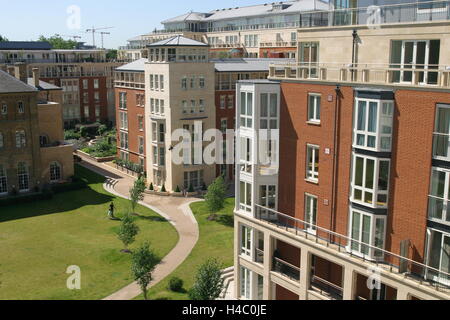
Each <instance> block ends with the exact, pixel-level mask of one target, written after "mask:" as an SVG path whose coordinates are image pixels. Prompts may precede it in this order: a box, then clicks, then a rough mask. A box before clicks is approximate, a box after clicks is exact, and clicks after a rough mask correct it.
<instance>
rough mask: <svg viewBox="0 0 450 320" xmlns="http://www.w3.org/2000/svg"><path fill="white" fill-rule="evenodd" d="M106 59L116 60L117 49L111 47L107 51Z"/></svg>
mask: <svg viewBox="0 0 450 320" xmlns="http://www.w3.org/2000/svg"><path fill="white" fill-rule="evenodd" d="M106 59H108V60H116V59H117V50H115V49H111V50H108V52H107V53H106Z"/></svg>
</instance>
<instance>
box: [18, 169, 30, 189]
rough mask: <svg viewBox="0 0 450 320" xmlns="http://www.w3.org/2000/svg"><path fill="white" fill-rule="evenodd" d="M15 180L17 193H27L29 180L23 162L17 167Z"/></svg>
mask: <svg viewBox="0 0 450 320" xmlns="http://www.w3.org/2000/svg"><path fill="white" fill-rule="evenodd" d="M17 178H18V180H19V191H28V190H29V189H30V181H29V180H30V179H29V175H28V167H27V164H26V163H25V162H19V164H18V165H17Z"/></svg>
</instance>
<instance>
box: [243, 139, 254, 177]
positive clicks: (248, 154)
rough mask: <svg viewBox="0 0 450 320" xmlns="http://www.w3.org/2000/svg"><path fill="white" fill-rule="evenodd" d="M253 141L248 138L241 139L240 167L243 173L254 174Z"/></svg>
mask: <svg viewBox="0 0 450 320" xmlns="http://www.w3.org/2000/svg"><path fill="white" fill-rule="evenodd" d="M252 145H253V143H252V140H251V139H250V138H247V137H240V147H241V152H240V167H241V172H245V173H250V174H251V173H252V162H253V157H252Z"/></svg>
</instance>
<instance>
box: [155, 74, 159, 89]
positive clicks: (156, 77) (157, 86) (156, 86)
mask: <svg viewBox="0 0 450 320" xmlns="http://www.w3.org/2000/svg"><path fill="white" fill-rule="evenodd" d="M155 90H159V76H158V75H157V74H155Z"/></svg>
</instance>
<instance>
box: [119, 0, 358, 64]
mask: <svg viewBox="0 0 450 320" xmlns="http://www.w3.org/2000/svg"><path fill="white" fill-rule="evenodd" d="M337 2H338V3H339V4H336V6H338V7H340V8H343V7H344V6H345V7H346V8H348V7H349V6H353V5H355V4H354V2H355V1H350V2H347V1H345V2H343V1H337ZM334 6H335V4H334V3H333V2H331V3H329V2H326V1H321V0H293V1H284V2H273V3H264V4H260V5H254V6H246V7H235V8H226V9H216V10H213V11H210V12H188V13H185V14H182V15H180V16H177V17H173V18H170V19H166V20H164V21H162V22H161V23H162V25H163V26H164V28H163V29H162V30H154V31H153V32H151V33H148V34H145V35H142V36H138V37H135V38H133V39H130V40H129V44H128V46H125V47H121V48H120V50H119V52H120V56H121V57H122V58H128V59H133V58H137V57H140V56H141V53H139V52H137V51H139V49H142V48H144V47H145V46H146V45H148V44H149V43H151V42H154V41H159V40H161V38H168V37H171V36H174V35H182V36H184V37H188V38H192V39H195V40H197V41H202V42H205V43H208V44H209V45H210V56H211V58H225V57H235V58H238V57H249V58H258V57H259V58H295V55H296V52H297V50H296V43H297V28H299V27H309V26H314V25H319V24H320V25H323V24H324V23H326V24H328V23H332V22H331V21H333V19H334V17H328V15H327V14H322V15H318V16H315V15H313V12H317V11H322V12H324V11H325V10H329V9H330V8H333V7H334Z"/></svg>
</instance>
